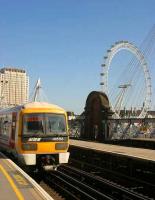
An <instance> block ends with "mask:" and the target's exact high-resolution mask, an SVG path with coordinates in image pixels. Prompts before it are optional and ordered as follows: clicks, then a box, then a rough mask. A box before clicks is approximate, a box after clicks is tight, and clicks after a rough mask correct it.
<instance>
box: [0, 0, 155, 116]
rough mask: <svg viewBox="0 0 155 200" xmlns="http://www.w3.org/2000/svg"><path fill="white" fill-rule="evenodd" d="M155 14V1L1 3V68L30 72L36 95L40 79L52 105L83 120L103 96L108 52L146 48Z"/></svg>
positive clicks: (5, 0)
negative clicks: (126, 45) (92, 101)
mask: <svg viewBox="0 0 155 200" xmlns="http://www.w3.org/2000/svg"><path fill="white" fill-rule="evenodd" d="M154 10H155V1H154V0H26V1H25V0H13V1H10V0H0V67H7V66H12V67H19V68H23V69H25V70H26V72H27V74H28V76H29V78H30V93H31V92H32V90H33V88H34V85H35V82H36V81H37V79H38V78H40V79H41V82H42V88H43V90H44V93H45V95H46V96H47V98H48V101H49V102H51V103H54V104H57V105H59V106H61V107H63V108H65V109H66V110H70V111H74V112H75V113H76V114H80V113H81V112H83V110H84V107H85V102H86V98H87V96H88V94H89V93H90V92H91V91H94V90H95V91H99V90H100V85H99V83H100V72H101V63H102V62H103V57H104V55H105V54H106V51H107V49H108V48H109V47H110V46H111V45H112V44H113V43H115V42H116V41H119V40H128V41H131V42H133V43H134V44H135V45H137V46H140V44H141V43H142V41H143V40H144V38H145V37H146V35H147V33H148V32H149V30H150V29H151V28H152V26H153V25H154V24H155V12H154ZM150 71H151V78H152V82H154V79H155V66H151V67H150ZM153 84H154V83H153ZM154 88H155V86H154V85H153V91H154V92H155V89H154Z"/></svg>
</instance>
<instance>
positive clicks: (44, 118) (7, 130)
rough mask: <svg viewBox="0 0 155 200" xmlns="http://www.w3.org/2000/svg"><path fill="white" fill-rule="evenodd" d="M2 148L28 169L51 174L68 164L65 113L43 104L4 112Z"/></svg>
mask: <svg viewBox="0 0 155 200" xmlns="http://www.w3.org/2000/svg"><path fill="white" fill-rule="evenodd" d="M0 147H1V148H2V149H3V150H6V151H8V152H9V153H12V154H13V155H14V156H15V157H16V158H17V159H18V160H19V161H20V162H21V163H22V164H24V165H25V166H29V167H35V168H44V169H45V170H52V169H56V168H57V166H59V165H60V164H62V163H68V159H69V152H67V151H68V147H69V136H68V125H67V115H66V112H65V111H64V110H63V109H62V108H60V107H58V106H56V105H53V104H48V103H44V102H32V103H27V104H25V105H23V106H18V107H14V108H10V109H4V110H1V111H0Z"/></svg>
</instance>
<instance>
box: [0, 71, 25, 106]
mask: <svg viewBox="0 0 155 200" xmlns="http://www.w3.org/2000/svg"><path fill="white" fill-rule="evenodd" d="M28 96H29V77H28V76H27V74H26V71H25V70H23V69H17V68H2V69H0V107H10V106H16V105H21V104H24V103H26V102H28Z"/></svg>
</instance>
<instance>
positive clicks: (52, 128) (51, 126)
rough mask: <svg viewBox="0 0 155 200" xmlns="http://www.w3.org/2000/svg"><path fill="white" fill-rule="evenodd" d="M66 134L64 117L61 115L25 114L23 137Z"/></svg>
mask: <svg viewBox="0 0 155 200" xmlns="http://www.w3.org/2000/svg"><path fill="white" fill-rule="evenodd" d="M59 133H61V134H66V123H65V116H64V115H61V114H45V113H44V114H25V115H24V117H23V135H25V136H26V135H32V136H41V135H44V136H46V135H53V134H59Z"/></svg>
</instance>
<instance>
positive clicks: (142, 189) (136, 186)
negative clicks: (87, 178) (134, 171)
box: [71, 159, 155, 199]
mask: <svg viewBox="0 0 155 200" xmlns="http://www.w3.org/2000/svg"><path fill="white" fill-rule="evenodd" d="M71 166H74V167H76V168H78V169H82V170H83V171H85V172H89V173H90V174H93V175H96V176H99V177H101V178H105V179H107V180H109V181H112V182H115V183H116V184H118V185H122V186H124V187H126V188H128V189H129V190H132V191H135V192H137V193H140V194H143V195H145V196H151V197H153V198H154V199H155V184H154V183H153V181H154V180H150V182H147V181H144V180H143V179H139V178H135V177H132V176H128V175H126V174H123V173H120V172H119V171H117V170H116V171H114V170H113V171H112V170H110V169H107V168H101V167H99V166H96V165H93V164H89V163H87V162H84V161H77V160H75V159H71ZM147 173H148V172H147Z"/></svg>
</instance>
